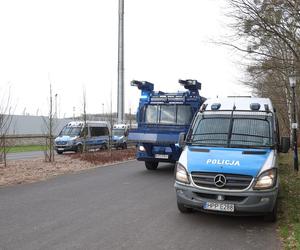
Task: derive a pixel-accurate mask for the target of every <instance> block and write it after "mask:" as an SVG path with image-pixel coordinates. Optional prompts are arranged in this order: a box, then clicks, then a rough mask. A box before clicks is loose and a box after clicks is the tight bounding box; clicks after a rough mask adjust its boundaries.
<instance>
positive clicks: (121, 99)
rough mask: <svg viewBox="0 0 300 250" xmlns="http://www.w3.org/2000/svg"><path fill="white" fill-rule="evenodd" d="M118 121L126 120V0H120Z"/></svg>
mask: <svg viewBox="0 0 300 250" xmlns="http://www.w3.org/2000/svg"><path fill="white" fill-rule="evenodd" d="M117 112H118V123H123V121H124V0H119V41H118V110H117Z"/></svg>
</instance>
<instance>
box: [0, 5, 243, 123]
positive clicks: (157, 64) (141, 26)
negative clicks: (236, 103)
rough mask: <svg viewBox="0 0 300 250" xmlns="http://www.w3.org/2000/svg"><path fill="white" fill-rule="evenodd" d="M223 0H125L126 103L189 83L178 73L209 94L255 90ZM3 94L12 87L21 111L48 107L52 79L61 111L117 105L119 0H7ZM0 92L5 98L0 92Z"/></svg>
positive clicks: (0, 19)
mask: <svg viewBox="0 0 300 250" xmlns="http://www.w3.org/2000/svg"><path fill="white" fill-rule="evenodd" d="M225 12H226V4H225V0H125V80H124V82H125V111H126V112H128V110H129V108H130V107H131V109H132V111H133V112H135V110H136V108H137V105H138V99H139V95H140V92H139V91H138V89H136V88H134V87H131V86H130V81H131V80H132V79H136V80H146V81H150V82H153V83H154V84H155V90H162V91H177V90H183V88H182V87H181V86H180V85H179V83H178V79H179V78H181V79H185V78H192V79H197V80H198V81H200V82H202V91H201V94H202V95H203V96H205V97H216V96H228V95H249V90H247V89H246V88H245V87H243V86H241V85H239V80H241V79H243V72H242V69H241V67H240V64H239V59H238V57H237V56H236V55H235V54H234V52H233V51H232V50H230V49H228V48H224V47H220V46H217V45H215V44H213V43H210V41H211V40H220V39H222V37H223V36H224V35H228V34H229V33H230V30H229V29H228V28H227V25H226V23H227V22H228V20H227V19H226V17H225V16H224V14H225ZM0 34H1V39H0V98H1V97H3V95H6V94H7V93H8V88H10V89H11V103H12V105H13V106H14V107H16V110H15V114H22V113H23V112H24V111H25V113H29V114H37V113H38V114H39V115H40V114H44V115H45V114H47V109H48V105H47V103H48V101H49V82H51V83H52V85H53V94H57V100H58V112H59V115H60V117H63V116H72V115H73V107H75V113H76V115H79V114H80V113H81V112H82V102H83V101H82V93H83V88H85V89H86V95H87V111H88V113H102V112H103V108H104V112H110V97H111V93H112V98H113V99H112V100H113V101H112V103H113V111H116V108H117V56H118V55H117V48H118V0H84V1H83V0H26V1H24V0H1V1H0ZM0 100H1V99H0Z"/></svg>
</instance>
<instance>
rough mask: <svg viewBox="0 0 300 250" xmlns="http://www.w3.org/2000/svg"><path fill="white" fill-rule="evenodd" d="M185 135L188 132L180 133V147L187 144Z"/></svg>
mask: <svg viewBox="0 0 300 250" xmlns="http://www.w3.org/2000/svg"><path fill="white" fill-rule="evenodd" d="M185 136H186V134H185V133H184V132H182V133H180V134H179V139H178V144H179V147H180V148H183V147H184V146H185Z"/></svg>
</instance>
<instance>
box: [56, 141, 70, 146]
mask: <svg viewBox="0 0 300 250" xmlns="http://www.w3.org/2000/svg"><path fill="white" fill-rule="evenodd" d="M56 145H67V141H57V142H56Z"/></svg>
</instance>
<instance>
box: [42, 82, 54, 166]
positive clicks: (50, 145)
mask: <svg viewBox="0 0 300 250" xmlns="http://www.w3.org/2000/svg"><path fill="white" fill-rule="evenodd" d="M43 119H44V124H45V126H46V130H47V132H46V133H47V138H46V149H45V161H48V162H54V160H55V158H54V135H53V134H54V132H53V131H54V114H53V94H52V84H51V83H50V84H49V113H48V117H47V118H43Z"/></svg>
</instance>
